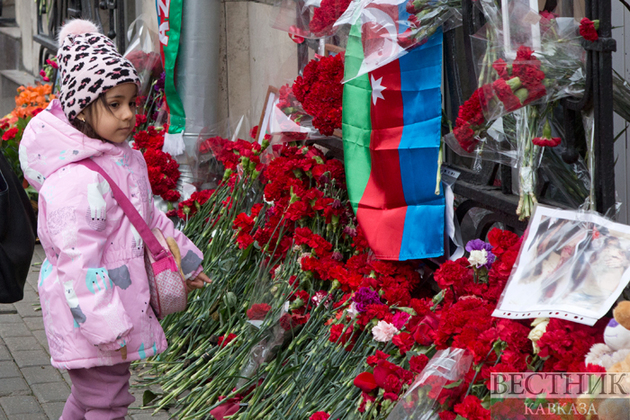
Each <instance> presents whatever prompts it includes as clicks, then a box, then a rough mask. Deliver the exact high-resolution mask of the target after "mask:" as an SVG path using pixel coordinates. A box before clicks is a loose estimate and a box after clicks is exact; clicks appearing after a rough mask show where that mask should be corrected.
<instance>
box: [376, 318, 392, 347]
mask: <svg viewBox="0 0 630 420" xmlns="http://www.w3.org/2000/svg"><path fill="white" fill-rule="evenodd" d="M397 333H398V328H396V327H395V326H394V325H392V324H390V323H389V322H386V321H378V324H376V326H375V327H374V328H372V336H373V337H374V340H376V341H379V342H381V343H387V342H388V341H391V340H392V338H393V337H394V336H395V335H396V334H397Z"/></svg>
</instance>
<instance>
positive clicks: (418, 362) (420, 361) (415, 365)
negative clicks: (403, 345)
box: [409, 354, 429, 373]
mask: <svg viewBox="0 0 630 420" xmlns="http://www.w3.org/2000/svg"><path fill="white" fill-rule="evenodd" d="M427 363H429V358H428V357H427V355H426V354H421V355H419V356H413V357H412V358H411V359H410V360H409V368H410V369H411V370H412V371H414V372H416V373H420V372H422V370H423V369H424V368H425V367H426V365H427Z"/></svg>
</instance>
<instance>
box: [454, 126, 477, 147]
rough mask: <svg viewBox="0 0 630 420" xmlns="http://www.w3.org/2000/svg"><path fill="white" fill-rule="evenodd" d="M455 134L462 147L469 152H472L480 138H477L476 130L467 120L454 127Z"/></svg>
mask: <svg viewBox="0 0 630 420" xmlns="http://www.w3.org/2000/svg"><path fill="white" fill-rule="evenodd" d="M453 135H454V136H455V138H456V139H457V142H458V143H459V145H460V146H461V147H462V149H464V150H465V151H467V152H468V153H470V152H472V151H473V150H474V148H475V146H476V145H477V143H479V140H477V139H476V138H475V132H474V131H473V129H472V128H470V125H469V124H468V123H467V122H464V123H463V124H458V125H457V127H455V128H454V129H453Z"/></svg>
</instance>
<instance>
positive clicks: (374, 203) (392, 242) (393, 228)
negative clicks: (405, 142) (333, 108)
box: [357, 60, 407, 259]
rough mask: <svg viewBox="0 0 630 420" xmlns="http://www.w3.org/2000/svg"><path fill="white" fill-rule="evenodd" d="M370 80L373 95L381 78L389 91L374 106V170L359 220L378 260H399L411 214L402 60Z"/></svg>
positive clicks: (381, 83) (372, 147) (372, 108)
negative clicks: (403, 157) (403, 163)
mask: <svg viewBox="0 0 630 420" xmlns="http://www.w3.org/2000/svg"><path fill="white" fill-rule="evenodd" d="M369 78H370V83H371V84H372V91H373V92H377V91H378V86H379V83H378V81H379V79H380V86H382V87H384V88H385V89H383V90H381V91H380V93H381V95H382V96H383V98H377V99H376V103H374V100H372V103H371V105H370V108H371V119H372V133H371V137H370V155H371V157H372V168H371V172H370V178H369V180H368V183H367V186H366V187H365V191H364V192H363V196H362V197H361V201H360V202H359V206H358V209H357V219H358V221H359V224H360V225H361V226H362V227H363V229H364V231H365V234H366V236H367V239H368V242H369V243H370V245H371V246H372V249H373V251H374V253H375V254H376V256H377V257H379V258H390V259H398V257H399V254H400V247H401V243H402V238H403V231H404V225H405V216H406V214H407V207H406V206H407V203H406V202H405V194H404V191H403V184H402V179H401V173H400V157H399V155H398V147H399V145H400V139H401V137H402V131H403V125H404V119H403V98H402V93H401V92H400V84H401V83H400V66H399V62H398V60H396V61H394V62H392V63H390V64H388V65H386V66H384V67H381V68H379V69H376V70H374V71H373V72H371V73H370V74H369ZM375 87H377V89H375ZM373 95H374V93H373ZM374 97H375V96H373V98H374Z"/></svg>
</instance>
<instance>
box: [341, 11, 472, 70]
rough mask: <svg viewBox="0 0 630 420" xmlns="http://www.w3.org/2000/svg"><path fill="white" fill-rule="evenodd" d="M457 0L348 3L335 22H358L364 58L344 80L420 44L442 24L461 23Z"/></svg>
mask: <svg viewBox="0 0 630 420" xmlns="http://www.w3.org/2000/svg"><path fill="white" fill-rule="evenodd" d="M461 4H462V2H461V0H384V1H383V0H362V1H356V2H354V3H352V4H351V5H350V7H349V8H348V10H346V12H345V13H344V14H343V16H341V17H340V18H339V20H338V21H337V23H336V26H340V25H345V24H349V25H354V24H355V23H356V22H357V21H360V22H361V23H362V26H361V38H362V41H363V54H364V58H363V61H362V63H361V66H360V67H359V68H358V69H357V72H356V74H350V73H347V74H346V75H345V77H344V82H346V81H348V80H352V79H354V78H356V77H358V76H361V75H362V74H365V73H368V72H370V71H372V70H374V69H377V68H379V67H382V66H384V65H385V64H388V63H391V62H392V61H394V60H396V59H398V58H400V57H402V56H403V55H405V54H406V53H407V51H408V50H410V49H412V48H415V47H418V46H420V45H423V44H424V43H426V42H427V41H428V39H429V38H430V37H431V36H432V35H433V34H435V33H436V31H437V30H438V29H440V27H442V26H443V25H444V30H449V29H453V28H455V27H457V26H459V25H461V13H460V11H459V9H460V8H461Z"/></svg>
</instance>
